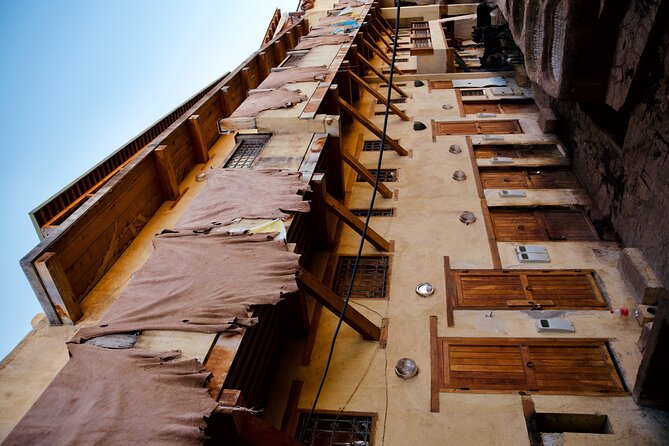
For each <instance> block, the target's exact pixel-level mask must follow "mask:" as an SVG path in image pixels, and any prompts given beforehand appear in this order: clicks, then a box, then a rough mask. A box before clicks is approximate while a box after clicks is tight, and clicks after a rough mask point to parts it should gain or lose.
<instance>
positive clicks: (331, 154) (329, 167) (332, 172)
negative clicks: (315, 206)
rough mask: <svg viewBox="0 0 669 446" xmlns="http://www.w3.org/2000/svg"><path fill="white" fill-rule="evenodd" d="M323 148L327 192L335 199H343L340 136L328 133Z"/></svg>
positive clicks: (344, 192)
mask: <svg viewBox="0 0 669 446" xmlns="http://www.w3.org/2000/svg"><path fill="white" fill-rule="evenodd" d="M340 134H341V133H340ZM323 148H324V150H325V157H326V165H325V175H326V176H327V179H328V181H327V193H329V194H330V195H332V196H333V197H335V198H336V199H343V198H344V196H345V194H346V190H345V187H344V170H343V168H342V149H341V138H339V137H337V136H331V135H328V137H327V139H326V140H325V145H324V146H323Z"/></svg>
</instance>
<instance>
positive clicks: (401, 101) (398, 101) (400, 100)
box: [376, 98, 407, 104]
mask: <svg viewBox="0 0 669 446" xmlns="http://www.w3.org/2000/svg"><path fill="white" fill-rule="evenodd" d="M406 102H407V98H392V99H390V103H391V104H406ZM376 103H377V104H383V103H384V102H383V101H382V100H381V99H379V100H378V101H376Z"/></svg>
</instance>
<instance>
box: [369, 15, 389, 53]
mask: <svg viewBox="0 0 669 446" xmlns="http://www.w3.org/2000/svg"><path fill="white" fill-rule="evenodd" d="M369 27H370V29H371V30H373V31H374V33H375V34H376V38H377V39H378V40H380V41H381V42H383V44H384V45H385V47H386V48H388V49H389V50H390V51H392V50H393V41H392V39H391V40H390V43H388V41H386V39H385V38H384V37H383V34H382V33H381V31H379V28H377V27H376V24H375V23H374V22H369Z"/></svg>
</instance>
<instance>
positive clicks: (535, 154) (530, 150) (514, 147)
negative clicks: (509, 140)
mask: <svg viewBox="0 0 669 446" xmlns="http://www.w3.org/2000/svg"><path fill="white" fill-rule="evenodd" d="M474 155H475V156H476V158H477V159H480V158H492V157H494V156H498V157H499V156H502V157H507V158H562V157H564V155H563V154H562V152H560V151H559V150H558V148H557V146H556V145H555V144H479V145H475V146H474Z"/></svg>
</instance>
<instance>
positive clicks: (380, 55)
mask: <svg viewBox="0 0 669 446" xmlns="http://www.w3.org/2000/svg"><path fill="white" fill-rule="evenodd" d="M362 43H363V45H365V46H366V47H367V48H369V49H370V50H371V51H372V53H374V54H376V56H377V57H378V58H379V59H381V60H382V61H383V62H384V63H385V64H386V65H388V66H391V65H392V61H391V60H390V59H389V58H388V56H386V55H385V54H383V52H381V51H380V50H379V49H378V47H377V46H375V44H372V43H370V41H369V39H365V38H362ZM393 70H394V71H395V73H397V74H404V72H403V71H402V70H400V69H399V68H397V66H395V67H393Z"/></svg>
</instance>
